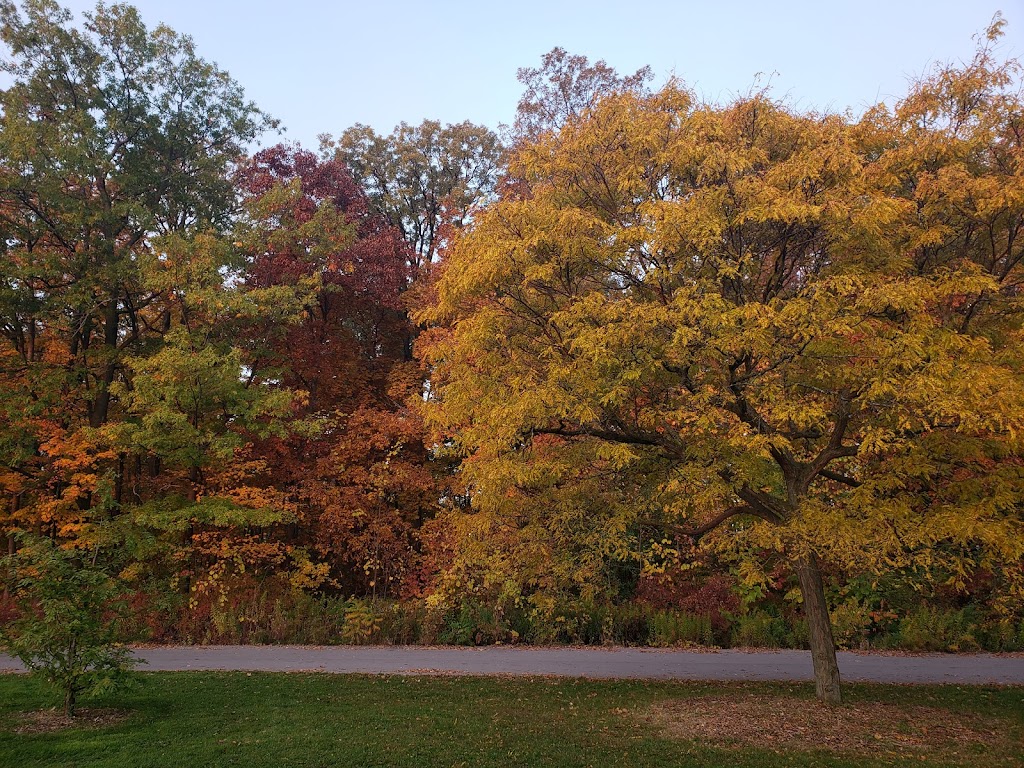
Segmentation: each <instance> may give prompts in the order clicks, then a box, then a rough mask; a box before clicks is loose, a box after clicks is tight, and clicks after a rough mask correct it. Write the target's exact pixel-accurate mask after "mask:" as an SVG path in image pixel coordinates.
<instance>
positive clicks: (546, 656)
mask: <svg viewBox="0 0 1024 768" xmlns="http://www.w3.org/2000/svg"><path fill="white" fill-rule="evenodd" d="M135 655H136V657H137V658H138V659H139V660H140V661H141V662H142V663H141V665H140V666H139V669H141V670H143V671H153V672H179V671H187V670H233V671H253V672H257V671H258V672H300V671H302V672H332V673H363V674H465V675H556V676H559V677H589V678H630V679H650V680H781V681H801V680H811V679H813V676H812V671H811V656H810V653H809V652H807V651H788V650H787V651H736V650H721V651H680V650H661V649H642V648H609V649H605V648H524V647H509V646H490V647H485V648H426V647H417V646H369V647H352V646H330V647H312V646H271V645H262V646H261V645H242V646H187V647H185V646H168V647H147V648H138V649H136V650H135ZM20 669H22V667H21V665H20V663H18V662H17V661H16V660H15V659H12V658H11V657H9V656H4V655H3V654H0V670H7V671H11V670H15V671H16V670H20ZM839 669H840V672H841V674H842V677H843V679H844V680H848V681H862V682H875V683H964V684H982V683H997V684H1016V685H1022V684H1024V656H1022V655H1016V656H1013V655H989V654H972V655H948V654H927V655H916V656H887V655H877V654H859V653H847V652H840V654H839Z"/></svg>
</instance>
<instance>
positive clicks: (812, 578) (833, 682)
mask: <svg viewBox="0 0 1024 768" xmlns="http://www.w3.org/2000/svg"><path fill="white" fill-rule="evenodd" d="M796 573H797V576H799V577H800V592H801V594H802V595H803V599H804V616H805V618H806V619H807V628H808V629H809V630H810V643H811V660H812V661H813V662H814V689H815V693H816V694H817V696H818V700H819V701H821V702H824V703H825V704H840V703H841V702H842V694H841V693H840V689H839V663H838V662H837V661H836V644H835V640H834V639H833V638H832V624H831V622H830V621H829V616H828V606H827V605H826V604H825V586H824V584H823V583H822V581H821V569H820V568H819V567H818V560H817V558H816V557H815V556H814V555H813V554H808V555H806V556H804V557H802V558H800V559H799V560H798V561H797V562H796Z"/></svg>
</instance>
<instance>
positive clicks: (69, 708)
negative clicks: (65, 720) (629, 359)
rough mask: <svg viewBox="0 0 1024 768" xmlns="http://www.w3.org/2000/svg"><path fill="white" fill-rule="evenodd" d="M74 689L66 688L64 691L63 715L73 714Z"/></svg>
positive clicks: (69, 715)
mask: <svg viewBox="0 0 1024 768" xmlns="http://www.w3.org/2000/svg"><path fill="white" fill-rule="evenodd" d="M75 699H76V696H75V689H74V688H68V689H67V690H66V691H65V692H64V717H74V716H75Z"/></svg>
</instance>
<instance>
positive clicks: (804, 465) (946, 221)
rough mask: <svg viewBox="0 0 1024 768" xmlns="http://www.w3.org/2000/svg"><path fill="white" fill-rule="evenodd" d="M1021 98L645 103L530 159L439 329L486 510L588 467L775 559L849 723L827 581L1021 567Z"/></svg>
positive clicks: (471, 236)
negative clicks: (793, 584) (856, 572)
mask: <svg viewBox="0 0 1024 768" xmlns="http://www.w3.org/2000/svg"><path fill="white" fill-rule="evenodd" d="M1006 74H1007V69H1006V68H1002V69H997V70H996V71H993V69H992V67H991V59H990V58H988V53H987V49H984V48H983V49H982V52H981V53H980V54H979V59H977V60H976V61H975V62H974V64H972V65H970V66H968V67H966V68H964V69H963V70H955V69H947V70H943V71H941V72H939V73H937V74H936V76H935V77H934V78H932V79H930V80H927V81H925V82H924V83H923V84H922V85H921V86H920V87H919V88H918V89H916V90H915V92H914V93H913V94H912V95H911V96H910V97H909V98H908V99H907V100H906V101H905V102H904V103H903V104H902V105H901V106H900V107H899V108H898V109H897V110H896V118H895V120H894V121H890V120H887V119H886V118H885V117H884V113H876V114H875V115H874V116H873V117H871V118H869V119H867V120H865V122H864V123H861V124H851V123H850V122H849V121H848V120H846V119H844V118H841V117H838V116H830V115H825V116H819V115H801V114H796V113H794V112H793V111H791V110H789V109H787V108H785V107H784V106H782V105H780V104H778V103H775V102H773V101H772V100H770V99H769V98H767V96H765V95H764V94H754V95H753V96H751V97H748V98H743V99H740V100H738V101H736V102H735V103H733V104H730V105H727V106H724V107H715V106H711V105H699V104H695V103H694V102H693V101H692V99H691V97H690V95H689V94H688V93H687V92H686V91H685V90H682V89H681V88H680V87H679V86H678V85H677V84H674V83H670V84H669V85H668V86H666V87H665V88H663V89H662V90H661V91H660V92H658V93H655V94H651V95H644V94H642V93H637V92H635V91H634V90H633V89H631V88H623V89H619V90H618V91H616V92H614V93H604V94H603V95H602V96H601V98H599V99H597V100H596V102H594V103H592V104H589V105H588V106H587V107H586V109H585V110H584V111H583V112H582V113H581V114H579V115H578V117H577V118H576V119H573V120H569V121H567V122H565V124H564V125H562V126H561V128H560V130H558V131H557V132H551V131H548V132H542V133H540V134H538V135H537V136H536V137H534V138H533V140H532V141H525V142H523V143H522V145H521V146H520V147H519V150H518V152H517V154H516V155H515V157H514V158H513V160H512V162H511V167H510V177H511V179H512V180H513V181H512V182H510V183H509V184H508V185H507V187H506V188H505V189H503V192H502V195H501V199H500V200H499V201H498V202H497V203H495V204H494V205H492V206H491V207H489V208H488V209H487V211H486V212H484V213H483V214H482V215H480V216H478V218H477V219H476V221H475V223H474V226H473V227H472V228H471V230H469V231H468V232H466V234H465V235H464V236H463V237H461V238H460V239H459V240H458V242H457V243H456V246H455V248H454V249H453V251H452V254H451V257H450V259H449V260H448V261H447V263H446V265H445V267H444V272H443V275H442V276H441V278H440V280H439V283H438V286H437V297H436V301H435V303H434V305H433V306H432V307H430V308H428V309H427V310H425V311H424V312H422V313H421V315H420V318H421V319H422V320H425V321H429V322H434V323H437V324H438V325H439V327H438V328H436V329H434V330H433V331H432V332H431V333H430V335H429V336H426V337H424V339H423V342H422V349H423V354H424V356H425V359H426V360H427V362H428V363H429V364H430V365H431V366H432V395H433V402H432V403H430V404H429V405H428V410H427V412H428V418H429V420H430V422H431V423H432V424H433V425H434V427H435V429H436V430H437V431H438V433H439V434H440V435H441V436H443V437H445V438H447V439H449V440H451V441H452V442H453V443H454V445H455V446H456V447H457V449H459V450H461V451H462V453H463V454H465V455H466V456H467V457H468V458H467V459H466V461H464V462H463V473H464V475H465V477H466V479H467V482H468V483H469V484H470V487H471V488H472V489H473V494H474V504H475V506H476V508H477V509H478V510H479V512H478V514H482V515H484V516H485V517H487V516H491V517H492V518H497V519H499V520H500V519H501V515H502V514H503V511H505V510H507V506H508V505H507V503H506V502H505V501H504V500H505V499H507V498H508V496H509V495H510V494H513V493H520V494H521V496H522V497H523V498H524V499H525V503H530V502H529V498H530V497H531V496H537V495H538V493H539V492H543V494H544V495H547V496H550V495H551V494H552V493H562V494H566V493H571V492H572V485H573V480H574V477H575V476H576V475H577V474H578V473H579V469H578V466H579V465H578V462H579V461H580V460H581V458H582V459H583V460H588V457H589V461H591V462H595V463H596V465H597V466H600V467H604V468H606V469H607V470H608V471H611V472H613V473H614V476H615V477H617V478H618V480H617V481H615V482H613V483H610V484H609V486H608V487H607V490H606V493H608V494H610V495H613V496H617V497H618V498H619V499H620V500H621V501H622V502H623V503H625V504H627V505H630V506H632V509H633V514H634V515H635V521H636V522H644V523H646V524H648V525H650V524H654V525H658V526H660V527H662V528H664V529H665V530H666V531H668V532H670V533H673V534H675V535H677V536H681V537H689V538H693V539H702V540H705V543H706V544H708V545H710V546H720V547H722V546H735V545H737V544H739V545H743V546H746V547H751V548H755V549H759V550H761V551H774V552H778V553H781V554H782V555H783V556H784V557H785V558H786V559H787V560H788V562H789V563H790V564H791V567H792V569H793V571H794V572H795V574H796V575H797V577H798V579H799V583H800V591H801V593H802V598H803V607H804V612H805V615H806V617H807V621H808V626H809V629H810V646H811V653H812V658H813V661H814V670H815V680H816V689H817V694H818V697H819V698H820V699H821V700H823V701H825V702H828V703H838V702H839V701H840V681H839V671H838V666H837V664H836V659H835V648H834V643H833V641H832V634H831V628H830V623H829V617H828V611H827V607H826V604H825V596H824V588H823V577H822V571H821V561H822V560H823V559H824V560H827V561H830V562H839V563H852V562H856V563H858V564H860V565H863V566H865V567H868V568H873V569H876V570H884V569H885V568H888V567H891V565H893V564H894V563H910V564H917V565H919V566H922V567H928V566H931V565H934V563H935V562H936V561H937V560H940V559H942V560H944V561H945V562H946V563H948V564H950V565H951V566H953V572H954V573H960V574H963V573H964V572H966V571H969V570H970V569H972V568H976V567H979V566H985V565H988V566H993V565H994V564H999V563H1006V564H1010V565H1011V566H1013V567H1017V566H1019V562H1020V558H1021V556H1022V554H1024V553H1022V545H1021V541H1022V538H1021V533H1022V531H1024V524H1022V519H1021V515H1020V511H1019V510H1020V499H1021V493H1022V491H1024V484H1022V483H1021V480H1020V473H1019V470H1018V467H1019V463H1020V459H1021V456H1020V448H1021V446H1020V443H1019V438H1018V435H1019V434H1021V433H1020V429H1021V427H1022V426H1024V410H1022V405H1021V404H1022V403H1024V400H1022V399H1021V395H1022V394H1024V389H1022V388H1024V378H1022V376H1021V369H1020V366H1019V356H1018V354H1017V350H1018V349H1019V347H1018V341H1017V340H1018V339H1019V333H1020V330H1021V328H1020V314H1019V312H1020V309H1021V305H1020V297H1019V292H1018V291H1017V290H1016V288H1015V287H1014V286H1015V285H1016V282H1015V278H1014V279H1011V280H1009V281H1003V282H1002V283H1000V280H999V278H998V275H997V274H996V275H994V274H993V270H991V269H988V268H986V267H985V264H984V263H982V264H979V260H980V259H983V258H984V259H988V258H989V256H988V255H987V254H988V252H989V251H988V250H987V248H986V247H985V246H986V245H991V244H995V245H996V246H997V249H996V253H997V254H1003V255H1001V256H999V257H998V258H997V259H996V261H998V262H999V264H1000V266H1001V267H1005V268H1007V271H1008V273H1009V274H1013V275H1017V274H1019V273H1018V272H1016V269H1017V264H1018V260H1019V258H1020V251H1019V246H1018V245H1017V244H1016V241H1015V240H1014V238H1013V234H1012V233H1013V232H1014V231H1015V229H1014V227H1016V226H1018V225H1017V224H1016V222H1018V221H1019V220H1020V216H1021V215H1024V206H1022V205H1021V202H1020V200H1019V198H1017V197H1016V194H1017V193H1016V190H1017V188H1018V186H1019V184H1020V181H1019V178H1020V175H1019V170H1018V169H1019V166H1018V165H1017V163H1018V161H1017V160H1016V158H1017V157H1019V154H1018V151H1017V149H1016V148H1017V147H1019V136H1020V135H1021V133H1020V131H1019V120H1020V118H1019V115H1020V114H1021V106H1020V103H1019V101H1018V100H1016V99H1017V97H1016V96H1015V95H1014V94H1015V91H1014V90H1013V87H1012V84H1011V82H1010V81H1009V80H1008V79H1007V77H1006ZM933 91H938V92H941V93H942V94H944V95H945V98H944V99H936V98H926V95H927V94H929V93H932V92H933ZM968 94H970V95H972V96H973V97H975V98H969V99H967V100H965V96H966V95H968ZM951 107H953V108H955V110H956V111H955V112H953V113H950V112H949V109H950V108H951ZM951 128H952V129H953V130H951ZM910 156H912V157H914V158H915V161H913V162H909V163H908V162H907V160H906V158H908V157H910ZM920 158H928V159H929V160H930V161H931V162H932V163H935V161H936V160H939V161H941V162H940V164H941V165H943V166H945V167H944V168H936V167H935V166H934V165H932V166H931V167H928V166H922V165H921V164H920V163H921V159H920ZM966 158H970V159H971V160H973V161H974V162H972V163H970V164H968V163H965V159H966ZM901 174H902V175H901ZM937 179H947V180H948V181H949V182H951V183H949V184H948V185H946V186H944V187H943V188H942V190H941V191H939V190H937V189H936V186H935V181H936V180H937ZM954 179H956V180H958V181H956V182H954V181H953V180H954ZM967 181H969V182H970V184H971V186H970V189H971V190H972V191H973V192H974V193H975V196H972V197H971V198H970V203H969V206H968V205H967V204H965V201H964V198H963V197H962V196H961V195H960V190H962V189H963V188H964V187H963V184H964V183H965V182H967ZM1011 190H1012V191H1011ZM965 209H966V210H967V212H966V213H965ZM981 212H984V215H985V216H986V219H985V225H984V226H981V227H979V224H980V222H979V221H978V214H981ZM933 215H934V217H935V218H936V219H938V221H935V223H934V224H933V223H931V222H929V221H928V220H929V218H930V217H931V216H933ZM937 246H938V247H939V248H938V249H939V250H941V251H942V252H943V253H944V254H945V257H944V258H943V259H941V260H937V259H934V258H929V259H927V260H926V261H925V263H924V265H923V266H922V263H921V261H920V260H918V259H915V258H913V257H914V256H915V255H917V256H922V257H923V256H924V255H925V254H933V253H934V252H935V250H936V247H937ZM978 297H981V299H980V300H979V299H978ZM542 440H543V448H541V445H542V444H541V441H542ZM983 467H984V468H987V470H988V471H985V470H983V469H982V468H983ZM993 469H994V470H995V471H994V472H992V471H991V470H993ZM961 477H963V479H964V480H967V479H970V482H969V483H961ZM476 529H477V530H478V531H479V530H481V526H480V525H477V526H476ZM1014 564H1017V565H1014Z"/></svg>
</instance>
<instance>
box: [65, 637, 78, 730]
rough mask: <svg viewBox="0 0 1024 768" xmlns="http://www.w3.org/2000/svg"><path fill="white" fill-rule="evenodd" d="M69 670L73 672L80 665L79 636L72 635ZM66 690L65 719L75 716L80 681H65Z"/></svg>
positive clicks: (70, 679)
mask: <svg viewBox="0 0 1024 768" xmlns="http://www.w3.org/2000/svg"><path fill="white" fill-rule="evenodd" d="M67 661H68V670H69V674H70V670H73V669H74V668H75V667H76V666H77V665H78V636H77V635H74V634H72V635H71V639H70V641H69V642H68V659H67ZM64 685H65V688H64V717H74V716H75V698H76V696H75V694H77V693H78V680H76V679H75V678H74V677H71V678H69V679H67V680H66V681H65V684H64Z"/></svg>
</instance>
